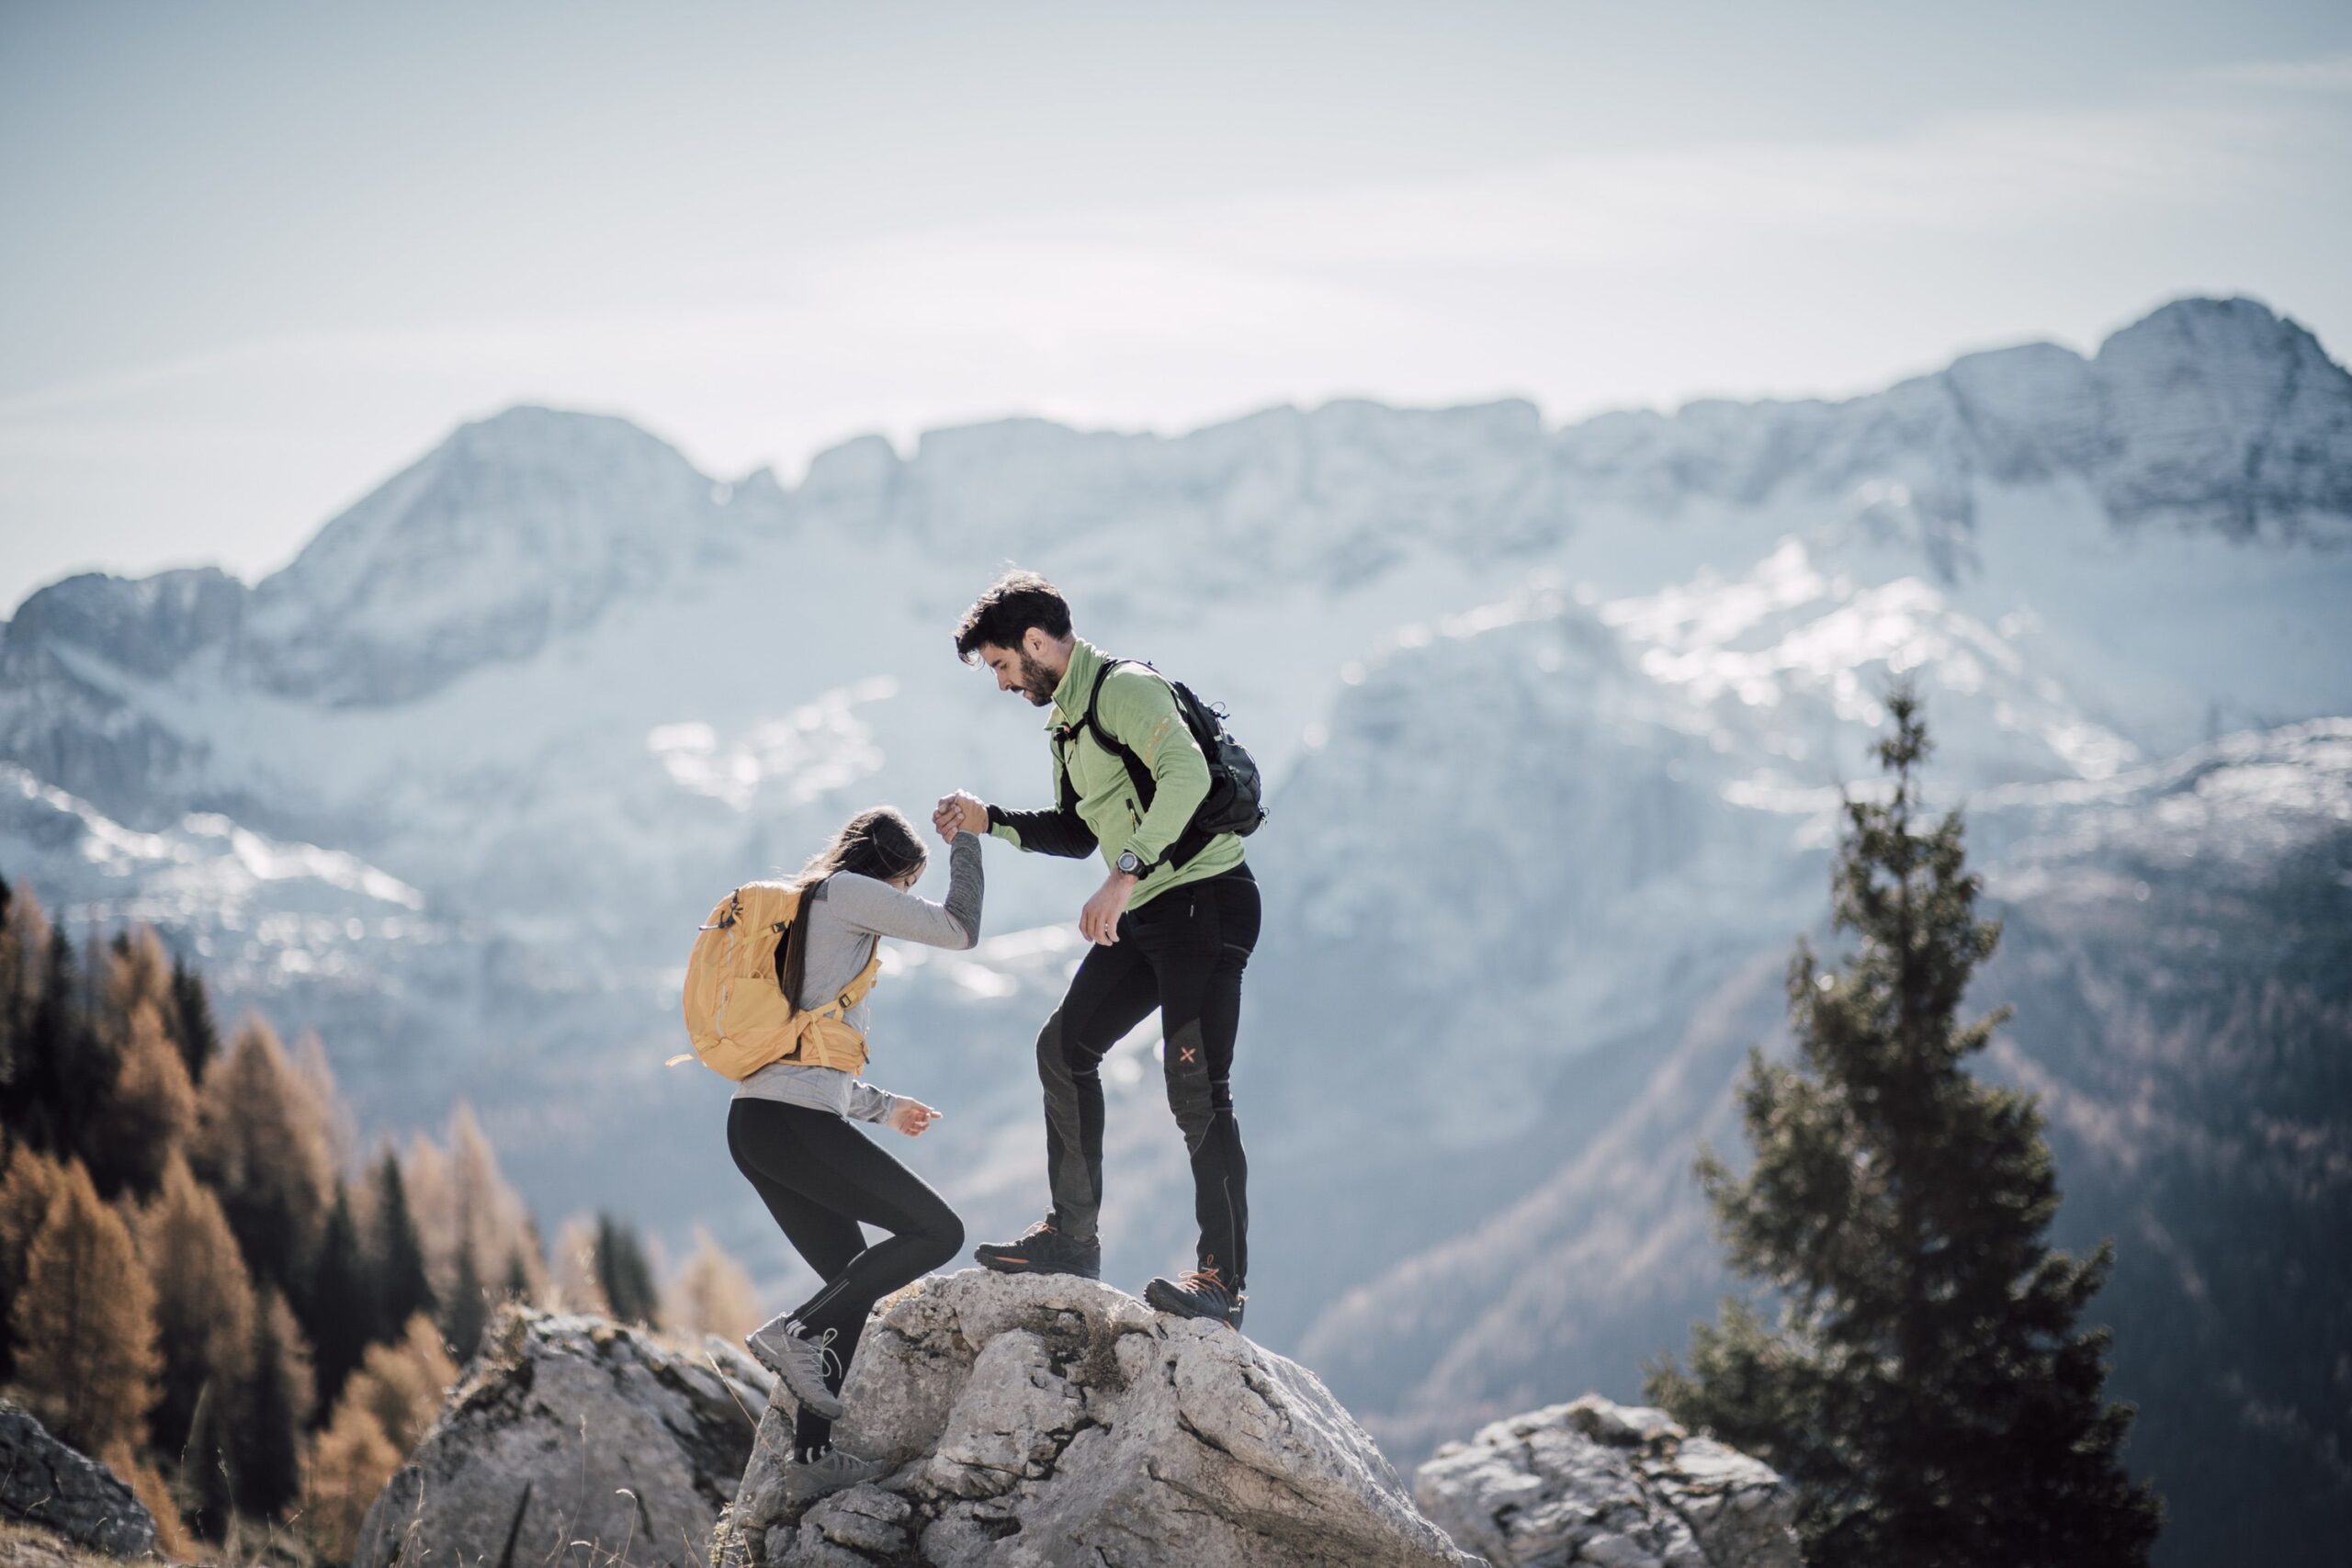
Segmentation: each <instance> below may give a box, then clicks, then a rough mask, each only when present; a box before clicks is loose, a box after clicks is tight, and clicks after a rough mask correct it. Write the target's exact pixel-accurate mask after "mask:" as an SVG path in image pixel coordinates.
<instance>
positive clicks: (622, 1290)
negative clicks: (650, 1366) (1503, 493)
mask: <svg viewBox="0 0 2352 1568" xmlns="http://www.w3.org/2000/svg"><path fill="white" fill-rule="evenodd" d="M596 1284H597V1287H598V1288H599V1289H600V1290H602V1291H603V1292H604V1293H605V1302H606V1303H608V1304H610V1306H611V1307H612V1311H613V1316H614V1317H615V1318H616V1319H617V1320H618V1321H620V1322H622V1323H641V1324H644V1325H646V1326H647V1327H649V1328H651V1327H657V1326H659V1325H660V1319H661V1308H660V1298H659V1297H658V1296H657V1295H656V1294H655V1293H654V1289H653V1269H652V1268H651V1266H650V1265H649V1264H648V1263H647V1262H646V1260H645V1249H644V1248H643V1247H639V1245H638V1240H637V1233H636V1231H634V1230H632V1229H631V1228H629V1226H628V1225H627V1224H623V1223H622V1222H620V1221H618V1220H616V1219H615V1218H613V1216H612V1215H610V1214H607V1213H600V1214H598V1215H597V1216H596Z"/></svg>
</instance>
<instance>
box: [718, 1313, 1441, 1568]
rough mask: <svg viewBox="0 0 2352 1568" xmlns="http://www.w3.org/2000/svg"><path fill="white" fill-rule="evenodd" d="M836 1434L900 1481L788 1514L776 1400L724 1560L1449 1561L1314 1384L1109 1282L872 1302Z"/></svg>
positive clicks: (786, 1444)
mask: <svg viewBox="0 0 2352 1568" xmlns="http://www.w3.org/2000/svg"><path fill="white" fill-rule="evenodd" d="M842 1397H843V1400H844V1402H845V1403H846V1404H848V1406H849V1415H848V1417H847V1418H846V1419H845V1420H844V1421H843V1422H842V1423H841V1424H840V1425H839V1426H837V1427H836V1428H835V1431H834V1436H835V1438H836V1440H837V1441H839V1442H840V1443H842V1445H843V1446H844V1447H846V1448H848V1449H850V1450H852V1451H854V1452H855V1453H857V1454H859V1455H861V1456H863V1457H865V1458H869V1459H886V1460H888V1461H890V1462H892V1463H893V1464H895V1465H896V1466H897V1469H896V1470H895V1471H894V1472H892V1473H891V1474H890V1475H889V1476H888V1478H886V1479H885V1480H884V1481H882V1482H881V1483H879V1484H876V1485H865V1486H857V1487H854V1488H852V1489H850V1490H849V1491H847V1492H843V1493H839V1494H836V1495H833V1496H831V1497H829V1498H824V1499H821V1500H820V1501H819V1502H818V1503H817V1504H816V1505H815V1506H811V1507H809V1509H808V1510H807V1511H806V1512H805V1513H799V1514H795V1513H794V1512H792V1511H790V1510H789V1509H787V1507H786V1504H785V1495H784V1468H783V1467H784V1464H785V1462H786V1461H788V1460H789V1458H790V1455H791V1441H792V1413H791V1406H790V1403H789V1400H788V1399H786V1400H782V1401H780V1402H779V1403H778V1404H777V1405H776V1406H775V1407H773V1408H771V1409H770V1411H769V1412H768V1414H767V1415H766V1416H765V1417H764V1418H763V1420H762V1422H761V1424H760V1435H759V1442H758V1446H757V1448H756V1450H754V1451H753V1453H752V1461H751V1464H750V1466H749V1467H748V1468H747V1469H746V1470H745V1472H744V1473H743V1483H742V1488H741V1492H739V1493H738V1494H737V1496H736V1499H735V1504H734V1506H733V1508H732V1509H731V1510H730V1512H729V1516H728V1519H727V1522H726V1524H725V1526H724V1527H723V1529H722V1530H721V1532H720V1538H719V1541H718V1547H717V1548H716V1549H715V1551H714V1553H713V1555H714V1559H715V1560H717V1561H720V1562H727V1563H729V1564H730V1565H732V1568H875V1565H877V1564H892V1565H899V1564H933V1565H936V1568H979V1565H981V1564H987V1565H989V1568H1063V1565H1065V1564H1072V1563H1088V1564H1103V1565H1116V1568H1156V1565H1161V1568H1180V1565H1181V1568H1465V1565H1466V1563H1467V1562H1468V1560H1466V1559H1464V1557H1463V1555H1462V1554H1461V1553H1460V1552H1458V1551H1455V1550H1454V1548H1453V1545H1452V1544H1451V1543H1450V1542H1448V1541H1447V1540H1446V1538H1445V1536H1444V1534H1443V1532H1442V1531H1441V1530H1439V1529H1437V1528H1436V1527H1434V1526H1433V1525H1431V1524H1430V1521H1429V1520H1428V1519H1426V1518H1424V1517H1421V1515H1420V1513H1419V1511H1418V1510H1417V1509H1416V1508H1415V1507H1414V1506H1413V1504H1412V1500H1411V1499H1410V1498H1409V1497H1408V1496H1407V1495H1406V1494H1405V1489H1404V1486H1403V1485H1402V1483H1400V1482H1399V1481H1398V1480H1397V1474H1396V1472H1394V1471H1393V1470H1391V1469H1390V1468H1389V1467H1388V1464H1387V1462H1386V1461H1384V1460H1383V1459H1382V1458H1381V1457H1380V1454H1379V1451H1378V1450H1376V1449H1374V1447H1373V1444H1372V1439H1371V1438H1368V1437H1366V1436H1365V1435H1364V1433H1363V1429H1362V1428H1361V1427H1358V1426H1357V1425H1356V1424H1355V1422H1354V1421H1352V1420H1351V1419H1350V1418H1349V1416H1348V1413H1347V1412H1346V1411H1345V1410H1343V1409H1341V1408H1340V1405H1339V1404H1338V1402H1337V1401H1335V1400H1333V1399H1332V1397H1331V1395H1330V1393H1329V1392H1328V1391H1327V1390H1325V1388H1324V1387H1323V1385H1322V1383H1321V1382H1319V1381H1317V1378H1316V1376H1315V1374H1314V1373H1312V1372H1310V1371H1307V1370H1306V1368H1304V1367H1301V1366H1299V1365H1297V1364H1296V1363H1295V1362H1292V1361H1289V1360H1285V1359H1283V1358H1282V1357H1280V1356H1277V1355H1274V1354H1272V1352H1271V1351H1268V1350H1265V1349H1263V1348H1261V1347H1259V1346H1257V1345H1255V1344H1253V1343H1251V1342H1250V1340H1249V1339H1247V1338H1245V1337H1242V1336H1241V1335H1239V1334H1237V1333H1235V1332H1233V1331H1232V1330H1230V1329H1227V1328H1224V1327H1221V1326H1213V1325H1207V1324H1203V1323H1197V1322H1188V1321H1185V1320H1182V1319H1177V1318H1170V1317H1167V1316H1164V1315H1162V1314H1157V1313H1154V1312H1151V1311H1149V1310H1148V1308H1146V1307H1145V1306H1144V1305H1143V1304H1142V1303H1139V1302H1137V1301H1136V1300H1135V1299H1134V1298H1133V1297H1131V1296H1127V1295H1125V1294H1123V1293H1122V1292H1118V1291H1114V1290H1113V1289H1111V1288H1110V1287H1108V1286H1106V1285H1100V1284H1095V1283H1093V1282H1091V1281H1088V1280H1073V1279H1067V1278H1045V1277H1040V1278H1019V1277H1008V1276H1002V1275H993V1274H986V1273H982V1272H980V1271H978V1270H977V1269H968V1270H966V1271H965V1272H963V1273H960V1274H954V1275H949V1276H946V1277H944V1278H933V1279H929V1280H923V1281H922V1282H920V1283H919V1284H917V1285H915V1286H913V1287H911V1288H910V1289H909V1290H908V1291H906V1292H902V1293H901V1294H899V1296H897V1297H895V1298H893V1299H892V1300H891V1301H890V1302H888V1303H885V1305H884V1308H883V1310H882V1313H881V1316H880V1320H879V1322H878V1323H876V1325H874V1326H873V1327H872V1328H871V1329H870V1330H869V1331H868V1333H867V1336H866V1337H865V1342H864V1344H863V1346H862V1347H861V1348H860V1350H859V1353H858V1359H857V1360H856V1362H855V1364H854V1366H853V1367H852V1368H851V1371H850V1379H849V1383H848V1386H847V1387H846V1388H845V1389H844V1390H843V1392H842Z"/></svg>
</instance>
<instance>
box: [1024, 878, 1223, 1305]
mask: <svg viewBox="0 0 2352 1568" xmlns="http://www.w3.org/2000/svg"><path fill="white" fill-rule="evenodd" d="M1258 920H1259V907H1258V882H1257V878H1255V877H1254V876H1252V875H1251V874H1250V868H1249V867H1248V866H1247V865H1238V866H1236V867H1234V868H1233V869H1232V870H1231V871H1228V872H1226V873H1224V874H1221V875H1218V876H1213V877H1210V878H1209V879H1208V880H1207V881H1205V882H1195V883H1193V884H1191V885H1189V886H1182V887H1178V888H1174V889H1171V890H1170V891H1169V892H1166V893H1162V894H1160V895H1159V897H1156V898H1154V899H1152V900H1151V902H1149V903H1148V904H1146V905H1145V906H1144V907H1143V908H1140V909H1135V910H1131V911H1129V912H1128V913H1126V914H1125V915H1122V916H1121V917H1120V918H1119V940H1118V941H1117V942H1114V943H1112V944H1111V945H1110V946H1108V947H1103V946H1099V945H1098V946H1094V947H1090V948H1088V949H1087V950H1086V957H1085V958H1084V959H1083V960H1082V961H1081V962H1080V964H1079V966H1078V973H1077V974H1076V975H1074V976H1071V977H1070V983H1069V993H1068V994H1067V995H1066V996H1064V997H1063V998H1062V1005H1061V1006H1060V1007H1059V1008H1057V1009H1056V1010H1055V1011H1054V1016H1053V1017H1051V1018H1049V1019H1047V1020H1046V1027H1045V1028H1044V1029H1043V1030H1041V1031H1039V1032H1038V1035H1037V1076H1038V1077H1039V1079H1040V1080H1041V1081H1042V1082H1043V1083H1044V1085H1045V1089H1046V1177H1047V1179H1048V1180H1049V1181H1050V1182H1051V1184H1052V1187H1053V1195H1054V1212H1053V1221H1054V1228H1055V1229H1057V1230H1058V1231H1060V1232H1062V1233H1063V1234H1064V1235H1069V1236H1071V1237H1073V1238H1075V1239H1077V1240H1080V1241H1086V1240H1091V1239H1092V1238H1093V1236H1094V1234H1095V1224H1096V1222H1097V1220H1098V1219H1099V1218H1100V1217H1101V1213H1102V1209H1103V1056H1104V1055H1105V1054H1107V1053H1108V1052H1109V1051H1110V1049H1111V1047H1112V1046H1114V1045H1115V1044H1117V1043H1119V1041H1120V1040H1121V1039H1122V1038H1123V1037H1125V1034H1126V1033H1127V1032H1128V1031H1129V1030H1131V1029H1133V1028H1135V1026H1136V1024H1138V1023H1141V1022H1142V1021H1144V1019H1145V1018H1146V1017H1147V1016H1148V1014H1149V1013H1150V1011H1151V1010H1152V1009H1153V1008H1155V1007H1156V1008H1158V1009H1159V1022H1160V1031H1161V1034H1162V1037H1163V1041H1164V1045H1163V1049H1164V1052H1165V1060H1164V1063H1163V1066H1164V1067H1165V1069H1166V1076H1167V1080H1168V1108H1169V1109H1170V1111H1174V1112H1175V1113H1176V1124H1177V1126H1178V1127H1180V1128H1182V1130H1183V1134H1184V1145H1185V1147H1186V1148H1187V1149H1189V1150H1190V1151H1191V1153H1192V1158H1193V1215H1194V1217H1195V1218H1196V1219H1197V1220H1198V1221H1199V1224H1200V1243H1199V1252H1198V1257H1199V1263H1200V1266H1201V1267H1202V1268H1204V1269H1216V1270H1217V1272H1218V1275H1219V1277H1220V1278H1222V1279H1223V1280H1224V1281H1225V1282H1226V1284H1227V1286H1228V1287H1230V1288H1231V1289H1232V1290H1234V1291H1236V1292H1238V1291H1239V1290H1240V1289H1241V1288H1242V1286H1243V1284H1244V1282H1245V1281H1246V1280H1247V1279H1248V1277H1249V1267H1250V1197H1249V1179H1250V1166H1249V1161H1248V1160H1247V1159H1246V1158H1245V1157H1244V1156H1243V1154H1242V1151H1241V1128H1240V1125H1239V1123H1238V1122H1236V1121H1235V1120H1234V1117H1233V1044H1234V1037H1235V1035H1236V1034H1237V1033H1238V1031H1239V1028H1240V1023H1241V971H1242V970H1243V968H1244V967H1245V966H1247V965H1248V964H1249V962H1250V950H1251V949H1253V948H1255V947H1256V946H1257V945H1258Z"/></svg>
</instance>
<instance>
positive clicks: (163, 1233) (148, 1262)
mask: <svg viewBox="0 0 2352 1568" xmlns="http://www.w3.org/2000/svg"><path fill="white" fill-rule="evenodd" d="M139 1254H140V1260H141V1263H142V1264H143V1265H144V1266H145V1268H146V1270H147V1278H148V1280H149V1281H150V1282H151V1283H152V1284H153V1288H154V1292H155V1328H156V1337H157V1341H158V1344H159V1346H160V1348H161V1350H162V1354H163V1375H162V1380H161V1386H162V1392H161V1394H160V1396H159V1397H158V1398H157V1400H156V1401H155V1408H154V1410H153V1412H152V1413H151V1414H150V1416H149V1417H148V1429H149V1431H150V1432H151V1433H152V1435H153V1441H154V1446H155V1450H156V1451H157V1452H158V1453H162V1454H166V1455H174V1454H178V1453H179V1452H180V1451H181V1450H183V1449H185V1448H186V1447H187V1444H188V1439H189V1436H190V1434H191V1432H192V1430H193V1428H194V1426H195V1422H196V1414H197V1407H198V1404H200V1403H201V1402H202V1401H203V1400H204V1399H205V1398H206V1396H207V1394H208V1393H209V1394H210V1395H211V1396H212V1397H214V1398H225V1397H230V1396H231V1395H232V1393H233V1391H235V1390H237V1389H239V1388H241V1387H243V1384H244V1382H245V1375H246V1371H247V1360H246V1358H247V1356H248V1354H249V1351H250V1348H251V1342H252V1339H253V1331H254V1288H253V1281H252V1280H251V1279H250V1277H249V1276H248V1275H247V1274H246V1272H245V1260H244V1255H243V1253H242V1252H241V1251H239V1249H238V1247H237V1238H236V1237H235V1236H234V1235H232V1234H231V1233H230V1230H229V1221H228V1218H227V1217H226V1216H225V1215H224V1214H222V1213H221V1212H220V1200H219V1199H218V1198H216V1197H215V1196H213V1193H212V1190H211V1189H210V1188H209V1187H206V1186H205V1185H204V1184H203V1183H202V1182H199V1181H198V1180H197V1179H196V1178H195V1176H194V1175H192V1174H191V1173H190V1172H189V1170H188V1168H187V1161H186V1160H183V1159H177V1158H175V1159H174V1160H173V1161H172V1162H171V1163H170V1164H169V1165H168V1166H166V1167H164V1179H163V1183H162V1186H161V1187H160V1188H159V1189H158V1190H157V1191H156V1194H155V1199H154V1201H153V1202H152V1203H150V1204H149V1205H148V1206H147V1208H146V1210H145V1212H144V1213H141V1216H140V1222H139Z"/></svg>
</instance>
